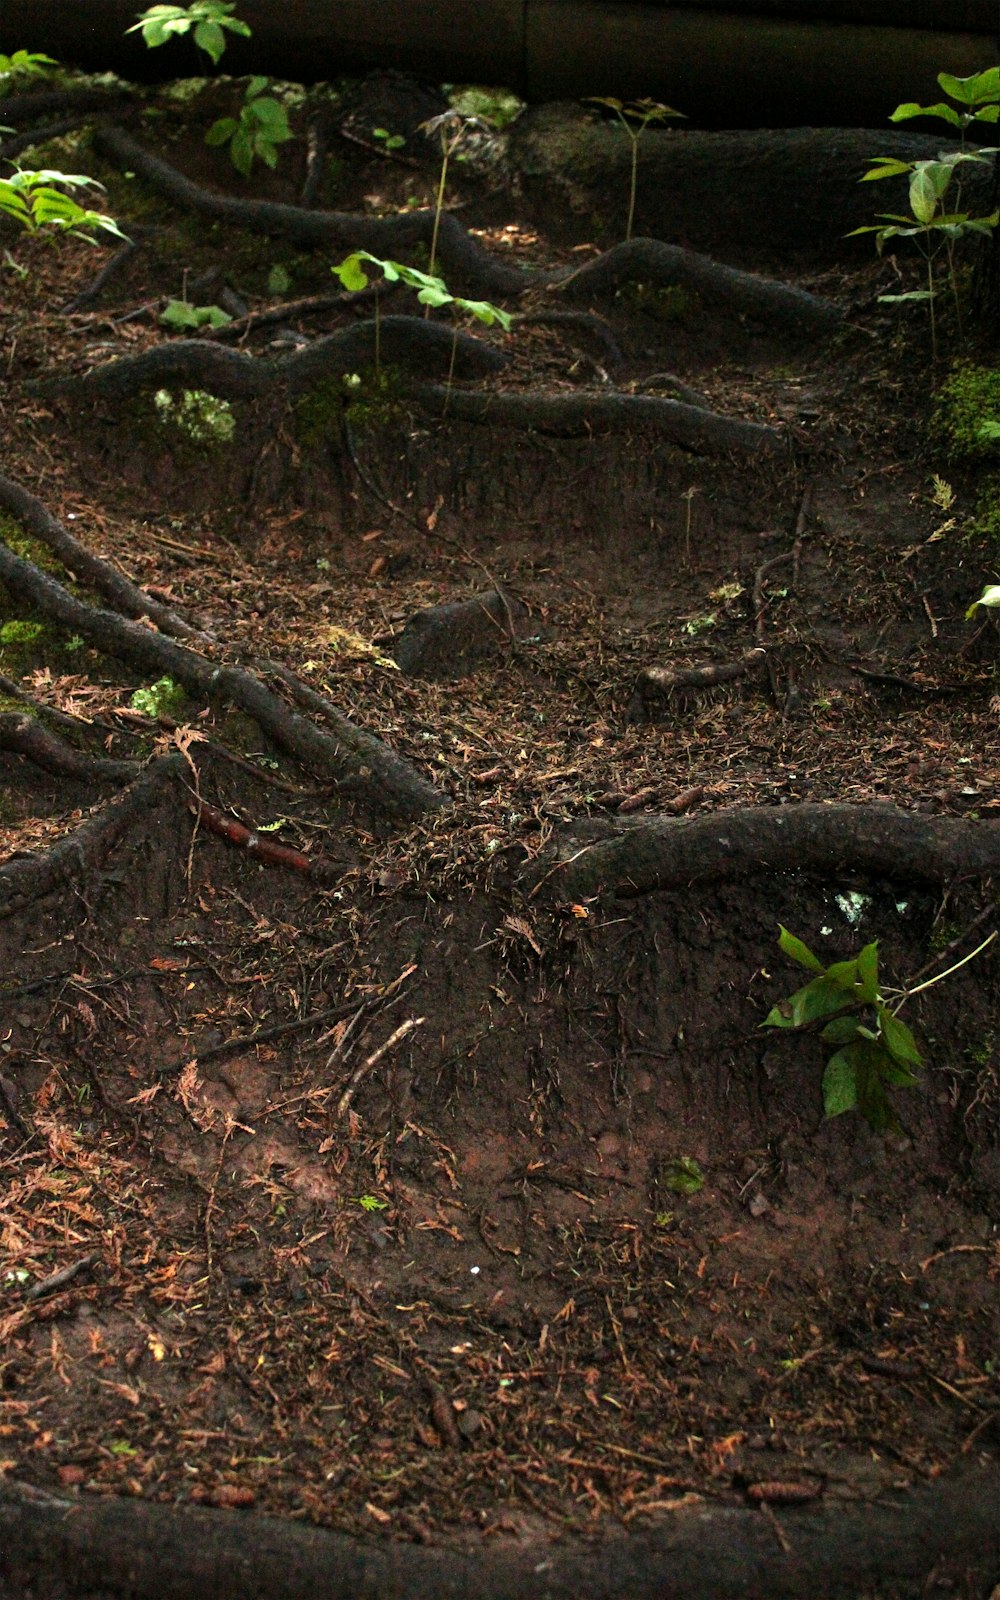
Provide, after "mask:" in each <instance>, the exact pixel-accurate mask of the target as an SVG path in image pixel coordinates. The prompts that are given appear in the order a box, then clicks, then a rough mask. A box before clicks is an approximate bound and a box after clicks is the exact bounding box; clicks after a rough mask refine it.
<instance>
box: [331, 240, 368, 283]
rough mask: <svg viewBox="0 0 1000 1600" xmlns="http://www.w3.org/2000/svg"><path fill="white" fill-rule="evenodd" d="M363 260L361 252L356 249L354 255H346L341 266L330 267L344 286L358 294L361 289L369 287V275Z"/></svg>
mask: <svg viewBox="0 0 1000 1600" xmlns="http://www.w3.org/2000/svg"><path fill="white" fill-rule="evenodd" d="M361 260H362V256H361V252H360V250H356V251H355V252H354V254H353V255H350V256H345V257H344V259H343V261H341V262H340V264H339V266H336V267H331V268H330V271H331V272H332V273H333V275H334V277H335V278H339V279H340V281H341V283H342V284H343V286H344V288H345V289H347V290H349V291H350V293H351V294H357V293H358V291H359V290H360V289H367V287H368V275H367V273H366V272H365V270H364V268H363V267H362V265H361Z"/></svg>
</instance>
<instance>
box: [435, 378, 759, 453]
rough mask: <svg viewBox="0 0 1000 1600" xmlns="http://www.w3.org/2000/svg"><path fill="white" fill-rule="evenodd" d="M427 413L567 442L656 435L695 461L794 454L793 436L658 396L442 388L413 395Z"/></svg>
mask: <svg viewBox="0 0 1000 1600" xmlns="http://www.w3.org/2000/svg"><path fill="white" fill-rule="evenodd" d="M409 395H410V398H411V399H413V400H415V401H416V403H417V404H418V405H419V406H421V407H422V408H423V409H424V410H425V411H429V412H430V413H431V414H432V415H433V416H437V417H453V418H454V419H456V420H457V421H460V422H483V423H489V424H490V425H491V426H493V427H501V428H516V429H530V430H532V431H534V432H537V433H548V434H556V435H558V436H560V437H562V438H567V437H577V438H579V437H582V436H587V435H593V434H598V433H640V432H648V433H655V434H656V435H657V436H658V437H659V438H661V439H665V440H667V441H668V442H669V443H670V444H675V445H677V446H679V448H680V449H682V450H690V451H691V452H692V453H693V454H695V455H726V454H728V453H729V452H730V451H739V452H745V453H748V454H752V455H756V454H767V455H776V454H779V453H780V452H782V451H785V450H787V449H788V439H787V436H786V435H785V434H783V433H781V432H780V431H779V430H778V429H777V428H769V427H767V426H766V424H764V423H760V422H743V421H742V420H741V419H740V418H738V417H723V416H720V415H719V413H718V412H717V411H703V410H701V408H700V407H698V406H689V405H685V404H684V402H683V401H681V400H662V399H659V398H658V397H656V396H654V395H639V394H607V393H604V392H603V391H597V392H594V391H590V392H587V393H574V394H522V393H520V392H517V393H515V392H507V393H502V394H479V393H471V392H469V391H467V390H461V389H451V388H448V387H447V386H446V385H445V384H440V383H420V384H415V385H414V386H413V388H412V389H411V390H410V391H409Z"/></svg>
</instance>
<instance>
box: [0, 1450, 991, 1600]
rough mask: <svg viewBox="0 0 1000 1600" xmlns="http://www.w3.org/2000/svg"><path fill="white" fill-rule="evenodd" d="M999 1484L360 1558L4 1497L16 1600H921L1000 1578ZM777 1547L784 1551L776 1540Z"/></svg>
mask: <svg viewBox="0 0 1000 1600" xmlns="http://www.w3.org/2000/svg"><path fill="white" fill-rule="evenodd" d="M994 1489H995V1480H994V1478H993V1476H992V1474H991V1473H990V1472H989V1471H987V1472H985V1473H984V1472H966V1473H964V1474H956V1475H954V1476H951V1477H948V1478H944V1479H940V1480H938V1481H937V1482H936V1483H933V1484H925V1485H922V1486H921V1487H920V1488H918V1489H915V1490H913V1491H912V1492H911V1493H907V1494H900V1495H896V1496H893V1497H889V1496H888V1495H887V1496H885V1497H884V1498H882V1499H880V1500H879V1501H877V1502H875V1503H871V1504H861V1505H857V1504H854V1505H852V1504H843V1503H840V1504H838V1505H837V1506H836V1507H835V1508H829V1509H828V1508H824V1507H822V1506H820V1507H816V1506H800V1507H793V1506H789V1507H787V1508H786V1509H784V1510H783V1511H782V1515H781V1520H780V1525H779V1526H776V1522H775V1518H774V1515H773V1514H772V1515H771V1516H765V1515H764V1514H762V1512H761V1511H759V1510H750V1509H747V1508H745V1507H739V1506H711V1505H707V1504H706V1503H705V1502H704V1501H702V1500H697V1501H696V1503H694V1504H682V1505H681V1506H679V1507H678V1508H677V1509H675V1510H673V1511H668V1512H667V1513H666V1514H665V1515H661V1517H660V1518H659V1519H658V1520H657V1522H656V1523H655V1524H654V1525H653V1526H651V1527H649V1528H643V1529H636V1530H634V1531H632V1532H630V1533H628V1534H624V1533H618V1534H615V1535H611V1536H608V1537H605V1538H603V1539H600V1540H598V1539H596V1538H590V1539H587V1540H580V1541H570V1540H568V1539H563V1540H561V1541H558V1542H553V1541H551V1540H546V1541H544V1542H542V1541H539V1540H535V1539H530V1538H529V1539H525V1540H521V1541H518V1542H517V1543H516V1544H514V1543H513V1542H501V1540H499V1539H492V1540H489V1541H485V1540H484V1541H483V1543H482V1544H481V1545H480V1546H479V1547H477V1548H475V1549H473V1548H470V1547H469V1545H468V1544H467V1543H466V1544H463V1545H461V1546H459V1547H458V1548H457V1549H452V1548H447V1547H438V1548H435V1547H433V1546H431V1547H425V1546H421V1545H416V1544H400V1543H395V1542H393V1541H391V1540H385V1541H383V1542H381V1543H378V1544H364V1543H362V1542H361V1541H360V1540H358V1539H350V1538H347V1537H345V1536H344V1535H342V1534H336V1533H330V1532H328V1531H326V1530H325V1529H320V1528H307V1527H303V1526H302V1524H301V1523H295V1522H291V1521H287V1522H281V1521H278V1520H277V1519H276V1518H273V1517H253V1518H250V1519H247V1518H246V1517H245V1516H239V1517H237V1516H234V1514H233V1513H232V1512H227V1511H221V1512H220V1511H215V1512H212V1511H205V1510H201V1509H198V1508H195V1507H191V1506H183V1507H180V1506H177V1507H174V1506H166V1505H155V1504H150V1503H149V1502H148V1501H143V1500H138V1499H125V1498H114V1497H112V1498H110V1499H102V1498H98V1497H96V1496H90V1497H85V1498H80V1499H78V1500H70V1499H61V1498H57V1497H55V1496H52V1495H48V1494H42V1493H40V1492H39V1491H37V1490H31V1489H29V1488H27V1487H25V1488H21V1487H19V1486H18V1485H17V1484H13V1483H11V1482H10V1480H7V1481H6V1482H5V1484H4V1485H3V1486H2V1487H0V1592H2V1593H3V1594H4V1596H5V1600H20V1597H25V1600H26V1597H27V1596H28V1595H30V1596H32V1600H57V1597H58V1600H97V1597H98V1596H100V1597H101V1600H126V1597H127V1600H203V1597H204V1596H206V1595H212V1596H213V1600H314V1597H315V1596H317V1595H323V1596H324V1597H325V1600H465V1597H466V1596H467V1595H468V1594H469V1593H470V1592H473V1593H475V1594H477V1595H479V1596H481V1597H482V1600H737V1597H739V1600H802V1596H804V1595H809V1594H822V1595H823V1596H825V1597H826V1600H856V1596H858V1595H859V1594H862V1593H864V1594H868V1593H873V1592H878V1593H880V1594H886V1595H890V1594H891V1595H892V1596H893V1597H894V1600H900V1597H904V1600H910V1597H913V1600H916V1597H917V1596H920V1595H924V1594H926V1593H927V1586H928V1584H929V1583H931V1582H932V1581H933V1582H934V1583H935V1584H936V1585H937V1586H939V1587H940V1586H941V1585H942V1584H946V1585H947V1586H948V1588H949V1589H953V1590H954V1591H955V1592H960V1593H963V1594H966V1593H967V1594H979V1593H985V1592H986V1590H987V1589H988V1588H989V1586H990V1584H991V1583H992V1582H993V1579H994V1578H995V1577H996V1575H997V1570H998V1561H1000V1549H998V1538H1000V1529H998V1521H1000V1519H998V1514H997V1501H996V1495H995V1493H994V1492H993V1491H994ZM777 1533H780V1534H781V1537H780V1538H779V1537H777Z"/></svg>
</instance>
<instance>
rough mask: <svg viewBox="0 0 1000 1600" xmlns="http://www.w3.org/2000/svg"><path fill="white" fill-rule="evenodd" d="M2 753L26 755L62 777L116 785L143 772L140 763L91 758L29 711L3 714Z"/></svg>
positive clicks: (0, 716) (0, 721) (0, 715)
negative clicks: (60, 737) (46, 726)
mask: <svg viewBox="0 0 1000 1600" xmlns="http://www.w3.org/2000/svg"><path fill="white" fill-rule="evenodd" d="M0 750H10V751H12V752H13V753H14V754H16V755H21V756H26V757H27V759H28V760H29V761H33V762H34V764H35V766H36V767H42V768H44V770H45V771H46V772H54V773H55V774H56V775H57V776H58V777H60V778H70V779H79V780H83V781H89V780H91V779H96V780H101V779H109V780H110V781H111V782H112V783H129V782H131V780H132V779H133V778H135V777H137V776H138V774H139V773H140V772H141V770H142V767H141V763H140V762H138V761H110V760H108V759H106V758H105V757H102V756H88V755H85V754H84V753H83V752H82V751H80V750H74V749H73V747H72V745H68V744H66V742H65V741H64V740H63V739H57V738H56V736H55V734H54V733H49V732H48V730H47V729H46V728H43V727H42V725H41V723H40V722H39V721H38V718H37V717H32V716H30V715H29V714H28V712H26V711H3V712H0Z"/></svg>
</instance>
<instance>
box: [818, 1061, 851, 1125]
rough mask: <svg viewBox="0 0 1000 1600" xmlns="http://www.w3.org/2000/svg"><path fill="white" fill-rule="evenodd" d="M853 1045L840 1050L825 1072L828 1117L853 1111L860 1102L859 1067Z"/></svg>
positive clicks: (825, 1100) (828, 1063)
mask: <svg viewBox="0 0 1000 1600" xmlns="http://www.w3.org/2000/svg"><path fill="white" fill-rule="evenodd" d="M852 1051H853V1046H851V1045H848V1046H847V1048H846V1049H845V1050H838V1051H837V1052H836V1054H835V1055H832V1056H831V1057H830V1059H829V1061H828V1062H827V1064H826V1069H825V1071H824V1073H823V1110H824V1112H825V1113H826V1115H827V1116H828V1117H839V1116H842V1115H843V1113H844V1112H845V1111H853V1110H854V1109H855V1107H856V1106H857V1103H858V1085H857V1067H856V1065H855V1059H854V1055H853V1053H852Z"/></svg>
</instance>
